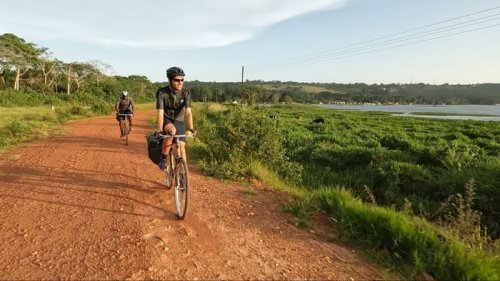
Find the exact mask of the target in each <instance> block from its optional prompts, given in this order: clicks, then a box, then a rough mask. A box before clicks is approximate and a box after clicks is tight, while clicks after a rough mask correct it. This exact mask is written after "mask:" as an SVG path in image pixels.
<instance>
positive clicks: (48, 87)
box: [0, 33, 158, 106]
mask: <svg viewBox="0 0 500 281" xmlns="http://www.w3.org/2000/svg"><path fill="white" fill-rule="evenodd" d="M112 72H113V70H112V68H111V66H109V65H107V64H105V63H103V62H100V61H90V62H64V61H61V60H59V59H57V58H54V57H52V55H51V53H50V52H49V49H48V48H45V47H40V46H37V45H36V44H34V43H30V42H26V41H25V40H24V39H22V38H19V37H17V36H16V35H14V34H11V33H6V34H3V35H0V90H4V91H3V92H4V93H10V92H11V91H15V92H19V91H22V92H28V93H43V94H45V95H52V97H51V98H49V100H50V99H60V97H61V96H63V94H64V95H73V94H81V93H90V94H92V95H95V96H98V97H99V99H105V100H107V101H108V102H112V101H115V100H116V97H117V96H118V94H119V93H120V92H121V91H123V90H127V91H130V92H131V93H133V94H134V98H135V100H136V101H139V102H141V101H150V100H152V99H154V93H155V90H156V88H157V87H158V85H155V84H154V83H152V82H151V81H149V79H148V78H147V77H145V76H140V75H132V76H128V77H121V76H116V75H111V74H110V73H112ZM54 94H55V95H54ZM41 99H44V100H47V98H41ZM9 100H12V99H9ZM19 102H20V104H18V105H23V104H22V101H19ZM0 105H3V106H5V105H6V104H0Z"/></svg>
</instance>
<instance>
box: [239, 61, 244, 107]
mask: <svg viewBox="0 0 500 281" xmlns="http://www.w3.org/2000/svg"><path fill="white" fill-rule="evenodd" d="M244 72H245V66H244V65H242V66H241V87H240V97H241V99H242V100H243V73H244Z"/></svg>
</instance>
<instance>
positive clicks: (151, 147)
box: [146, 134, 163, 165]
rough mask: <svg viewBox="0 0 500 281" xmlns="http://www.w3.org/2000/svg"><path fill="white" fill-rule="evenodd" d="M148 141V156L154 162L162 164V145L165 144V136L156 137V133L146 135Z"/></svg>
mask: <svg viewBox="0 0 500 281" xmlns="http://www.w3.org/2000/svg"><path fill="white" fill-rule="evenodd" d="M146 142H147V143H148V156H149V159H151V161H153V163H155V164H156V165H159V164H160V160H161V147H162V144H163V138H160V139H158V138H156V137H155V135H154V134H151V135H148V136H146Z"/></svg>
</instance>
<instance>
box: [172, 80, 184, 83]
mask: <svg viewBox="0 0 500 281" xmlns="http://www.w3.org/2000/svg"><path fill="white" fill-rule="evenodd" d="M172 80H174V81H175V82H177V83H179V82H184V79H172Z"/></svg>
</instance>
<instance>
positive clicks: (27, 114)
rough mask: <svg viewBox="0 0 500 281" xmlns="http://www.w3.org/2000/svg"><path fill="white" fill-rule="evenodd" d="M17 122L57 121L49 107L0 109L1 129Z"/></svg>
mask: <svg viewBox="0 0 500 281" xmlns="http://www.w3.org/2000/svg"><path fill="white" fill-rule="evenodd" d="M15 120H19V121H21V120H52V121H54V120H56V114H55V112H53V111H52V110H51V108H50V107H48V106H36V107H0V128H4V127H5V126H7V125H8V124H10V123H11V122H12V121H15Z"/></svg>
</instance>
